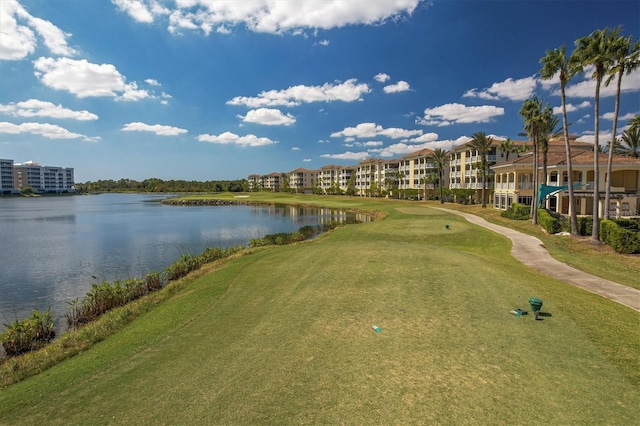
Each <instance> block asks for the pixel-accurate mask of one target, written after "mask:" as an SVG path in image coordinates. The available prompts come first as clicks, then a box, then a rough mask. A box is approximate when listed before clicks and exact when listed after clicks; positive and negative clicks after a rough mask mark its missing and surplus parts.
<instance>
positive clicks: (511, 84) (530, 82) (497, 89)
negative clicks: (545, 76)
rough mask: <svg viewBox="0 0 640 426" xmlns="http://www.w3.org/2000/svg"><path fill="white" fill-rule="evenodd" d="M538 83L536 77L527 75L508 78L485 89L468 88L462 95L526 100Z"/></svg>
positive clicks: (492, 98) (491, 98)
mask: <svg viewBox="0 0 640 426" xmlns="http://www.w3.org/2000/svg"><path fill="white" fill-rule="evenodd" d="M536 84H537V82H536V79H535V78H534V77H526V78H521V79H519V80H514V79H512V78H508V79H506V80H505V81H502V82H500V83H493V85H491V87H489V88H487V89H484V90H478V89H471V90H468V91H467V92H465V93H464V95H462V96H463V97H465V98H480V99H490V100H496V99H509V100H512V101H524V100H525V99H528V98H530V97H531V95H533V93H534V92H535V90H536Z"/></svg>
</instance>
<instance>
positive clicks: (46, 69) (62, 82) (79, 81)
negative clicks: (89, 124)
mask: <svg viewBox="0 0 640 426" xmlns="http://www.w3.org/2000/svg"><path fill="white" fill-rule="evenodd" d="M34 68H35V70H36V71H35V73H34V74H35V75H36V77H38V78H39V79H40V81H41V82H42V83H43V84H45V85H46V86H48V87H51V88H52V89H56V90H66V91H67V92H70V93H73V94H74V95H76V96H78V97H79V98H87V97H98V96H107V97H113V98H115V99H116V100H125V101H137V100H140V99H145V98H149V97H151V94H150V93H149V92H148V91H146V90H141V89H138V85H137V84H136V82H132V83H126V79H125V77H124V76H123V75H122V74H120V73H119V72H118V70H117V69H116V67H115V66H113V65H111V64H102V65H98V64H92V63H90V62H88V61H87V60H86V59H82V60H75V59H69V58H58V59H54V58H44V57H41V58H38V59H36V60H35V62H34Z"/></svg>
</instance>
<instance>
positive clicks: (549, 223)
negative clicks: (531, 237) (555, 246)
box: [538, 209, 562, 234]
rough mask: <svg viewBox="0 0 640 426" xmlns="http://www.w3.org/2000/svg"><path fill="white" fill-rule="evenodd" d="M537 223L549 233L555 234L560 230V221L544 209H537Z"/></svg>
mask: <svg viewBox="0 0 640 426" xmlns="http://www.w3.org/2000/svg"><path fill="white" fill-rule="evenodd" d="M538 223H539V224H540V226H542V227H543V228H544V229H545V230H546V231H547V232H548V233H549V234H557V233H558V232H560V231H561V230H562V224H561V223H560V221H559V220H558V219H556V218H555V217H553V216H551V214H550V213H549V212H548V211H546V210H545V209H538Z"/></svg>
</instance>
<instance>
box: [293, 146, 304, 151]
mask: <svg viewBox="0 0 640 426" xmlns="http://www.w3.org/2000/svg"><path fill="white" fill-rule="evenodd" d="M291 151H302V150H301V149H300V147H299V146H292V147H291Z"/></svg>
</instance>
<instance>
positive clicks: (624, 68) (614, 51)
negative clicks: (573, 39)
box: [604, 33, 640, 219]
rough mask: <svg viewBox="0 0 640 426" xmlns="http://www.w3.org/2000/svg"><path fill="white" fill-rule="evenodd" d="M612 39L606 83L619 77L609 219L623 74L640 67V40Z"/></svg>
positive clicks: (611, 145)
mask: <svg viewBox="0 0 640 426" xmlns="http://www.w3.org/2000/svg"><path fill="white" fill-rule="evenodd" d="M611 37H612V39H611V41H610V42H611V55H612V57H613V60H614V61H615V62H614V64H613V66H612V67H611V69H610V70H609V78H607V80H606V81H605V83H604V85H605V86H608V85H609V83H611V81H612V80H613V79H614V78H615V77H617V88H616V106H615V112H614V114H613V130H612V131H611V141H610V142H609V161H608V163H607V181H606V192H605V197H604V205H605V211H604V218H605V219H609V200H610V199H611V169H612V168H613V153H614V151H615V149H614V145H615V142H616V130H617V127H618V114H619V112H620V88H621V86H622V76H623V75H624V74H629V73H631V72H632V71H634V70H636V69H637V68H638V67H640V41H637V42H635V43H633V44H632V42H631V40H632V37H631V36H629V37H623V36H618V37H616V36H614V35H613V33H612V36H611Z"/></svg>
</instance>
